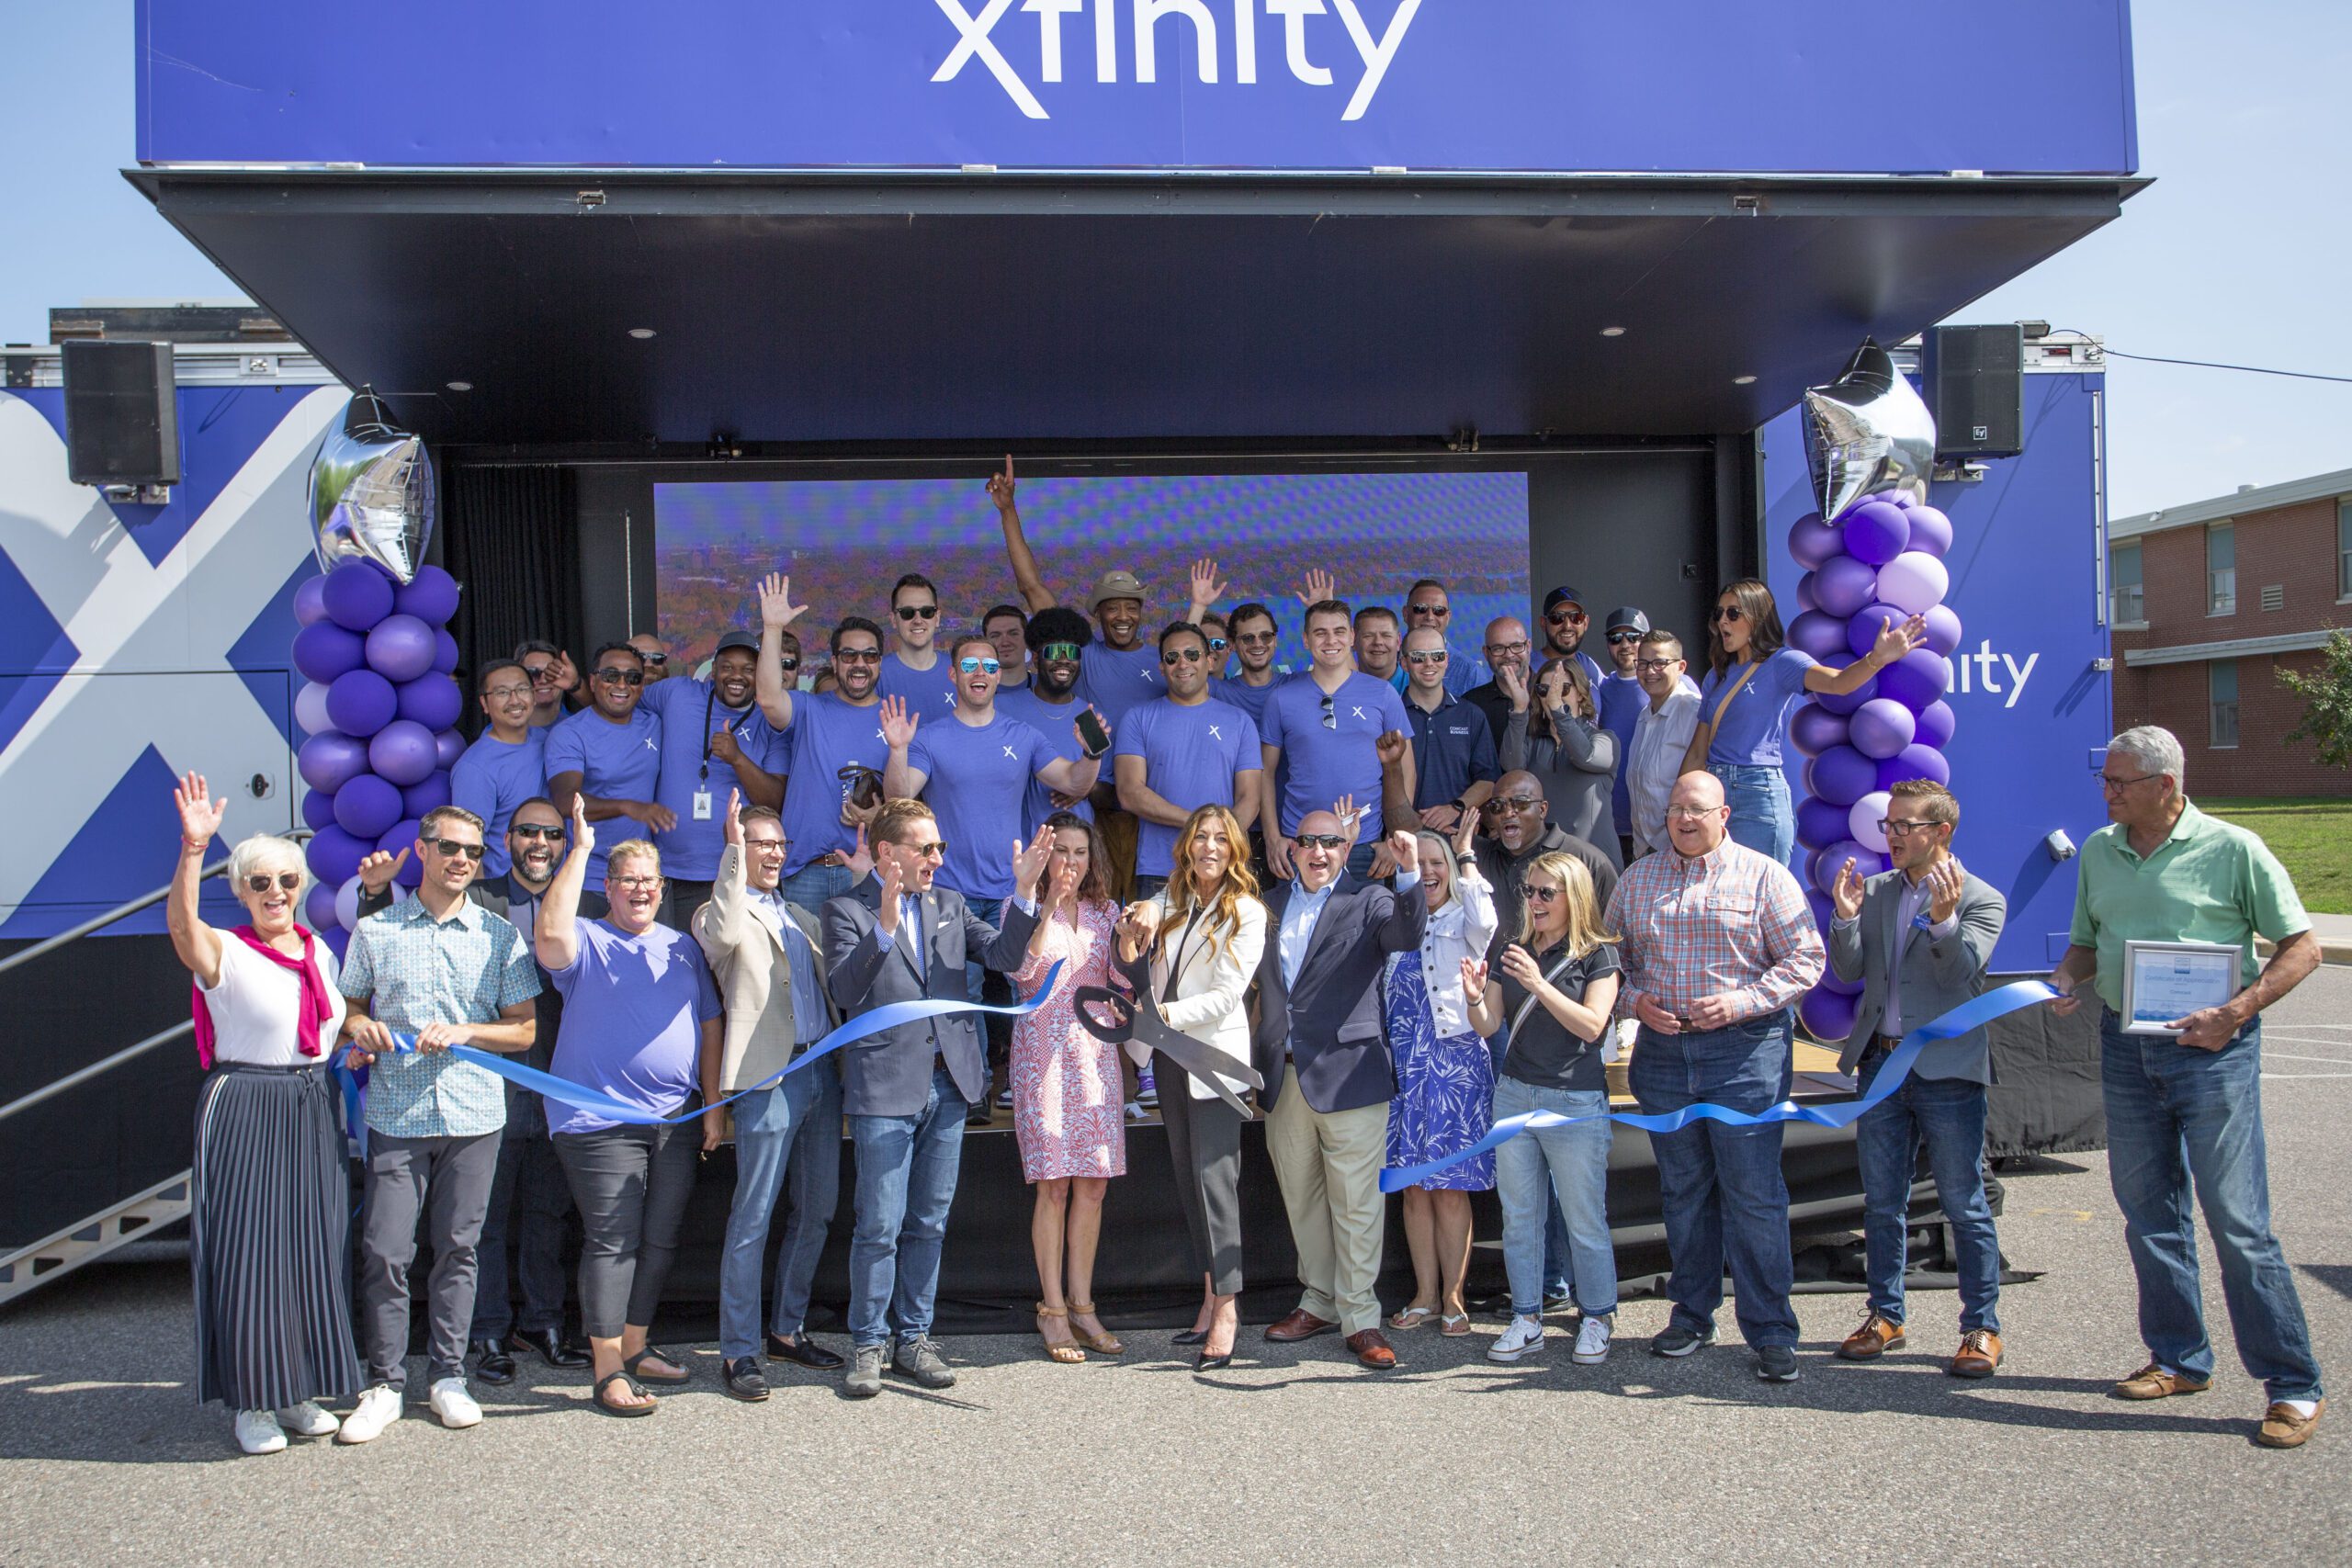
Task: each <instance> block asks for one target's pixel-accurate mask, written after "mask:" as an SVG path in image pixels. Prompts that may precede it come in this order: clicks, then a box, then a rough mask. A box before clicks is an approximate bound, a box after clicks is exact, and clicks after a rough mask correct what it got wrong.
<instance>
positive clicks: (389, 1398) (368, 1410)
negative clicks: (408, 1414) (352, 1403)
mask: <svg viewBox="0 0 2352 1568" xmlns="http://www.w3.org/2000/svg"><path fill="white" fill-rule="evenodd" d="M400 1418H401V1391H400V1390H399V1389H396V1388H394V1387H393V1386H392V1385H391V1384H390V1383H388V1382H379V1383H378V1384H377V1385H376V1386H375V1387H373V1388H371V1389H369V1390H368V1392H367V1393H363V1394H361V1395H360V1396H359V1404H358V1405H357V1406H356V1408H354V1409H353V1411H352V1412H351V1414H350V1415H348V1416H345V1417H344V1418H343V1426H342V1427H341V1428H340V1429H339V1430H338V1431H336V1433H335V1435H334V1440H335V1441H336V1442H338V1443H368V1442H373V1441H374V1440H375V1439H376V1438H378V1437H379V1436H381V1435H382V1433H383V1430H384V1428H385V1427H389V1426H390V1425H391V1424H392V1423H393V1422H395V1421H397V1420H399V1419H400Z"/></svg>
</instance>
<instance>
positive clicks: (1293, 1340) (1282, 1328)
mask: <svg viewBox="0 0 2352 1568" xmlns="http://www.w3.org/2000/svg"><path fill="white" fill-rule="evenodd" d="M1339 1326H1340V1325H1338V1324H1336V1323H1329V1322H1326V1321H1325V1320H1324V1319H1322V1318H1319V1317H1317V1316H1316V1315H1315V1314H1313V1313H1311V1312H1309V1311H1307V1310H1306V1308H1305V1307H1301V1308H1299V1309H1298V1310H1297V1311H1296V1312H1294V1313H1292V1314H1290V1315H1289V1316H1288V1317H1286V1318H1283V1320H1282V1321H1281V1322H1280V1323H1270V1324H1268V1325H1266V1337H1267V1338H1269V1339H1271V1340H1272V1341H1273V1342H1274V1343H1275V1344H1277V1345H1295V1344H1297V1343H1298V1342H1299V1341H1300V1340H1302V1339H1312V1338H1314V1337H1316V1336H1317V1335H1318V1334H1329V1333H1330V1332H1331V1331H1332V1330H1333V1329H1335V1328H1337V1327H1339Z"/></svg>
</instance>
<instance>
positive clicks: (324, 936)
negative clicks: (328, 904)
mask: <svg viewBox="0 0 2352 1568" xmlns="http://www.w3.org/2000/svg"><path fill="white" fill-rule="evenodd" d="M319 940H320V941H321V942H325V943H326V944H327V951H328V952H329V953H334V961H335V962H336V963H337V964H340V963H342V962H343V955H344V954H345V953H349V952H350V951H351V933H350V932H349V931H345V930H344V929H343V928H342V927H341V926H331V927H329V928H328V929H327V930H325V931H321V932H319Z"/></svg>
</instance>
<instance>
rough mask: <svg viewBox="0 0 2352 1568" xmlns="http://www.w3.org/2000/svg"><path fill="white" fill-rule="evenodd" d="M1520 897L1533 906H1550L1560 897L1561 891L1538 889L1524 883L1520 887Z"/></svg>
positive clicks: (1545, 888)
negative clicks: (1549, 904)
mask: <svg viewBox="0 0 2352 1568" xmlns="http://www.w3.org/2000/svg"><path fill="white" fill-rule="evenodd" d="M1519 896H1520V897H1522V898H1524V899H1526V900H1527V901H1528V902H1529V903H1531V904H1548V903H1550V902H1551V901H1552V900H1553V899H1555V898H1557V897H1559V896H1560V890H1559V889H1558V888H1557V887H1538V886H1534V885H1533V884H1532V883H1527V882H1522V883H1521V884H1520V885H1519Z"/></svg>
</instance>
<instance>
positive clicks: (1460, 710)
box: [1405, 692, 1501, 811]
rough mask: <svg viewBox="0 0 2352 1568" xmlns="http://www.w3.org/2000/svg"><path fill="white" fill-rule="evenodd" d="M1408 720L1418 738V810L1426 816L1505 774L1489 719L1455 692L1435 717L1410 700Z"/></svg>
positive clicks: (1415, 751) (1415, 757)
mask: <svg viewBox="0 0 2352 1568" xmlns="http://www.w3.org/2000/svg"><path fill="white" fill-rule="evenodd" d="M1405 718H1406V720H1407V722H1408V723H1409V724H1410V725H1411V726H1412V733H1413V769H1414V773H1415V775H1416V776H1415V779H1414V784H1413V808H1414V809H1415V810H1417V811H1426V810H1428V809H1429V808H1430V807H1432V806H1442V805H1444V804H1445V803H1446V802H1447V801H1449V800H1454V799H1458V798H1459V797H1460V796H1461V794H1462V792H1463V791H1464V790H1465V789H1468V788H1469V787H1470V786H1471V785H1472V784H1476V783H1477V782H1478V781H1479V780H1480V779H1488V780H1491V779H1493V778H1495V777H1496V776H1498V774H1499V773H1500V772H1501V769H1500V768H1499V767H1498V765H1497V762H1496V760H1495V736H1494V730H1493V728H1491V727H1490V726H1489V725H1488V724H1487V716H1486V715H1485V714H1483V713H1481V712H1480V711H1479V710H1478V708H1477V707H1476V705H1474V704H1471V703H1466V702H1464V701H1463V700H1462V699H1461V698H1460V697H1457V696H1455V695H1454V694H1453V693H1452V692H1448V693H1447V694H1445V700H1444V701H1443V702H1442V703H1441V704H1439V705H1438V709H1437V711H1436V712H1435V713H1425V712H1423V711H1422V709H1421V705H1420V704H1419V703H1417V702H1415V701H1413V699H1412V698H1411V697H1409V696H1408V697H1407V698H1405Z"/></svg>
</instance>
